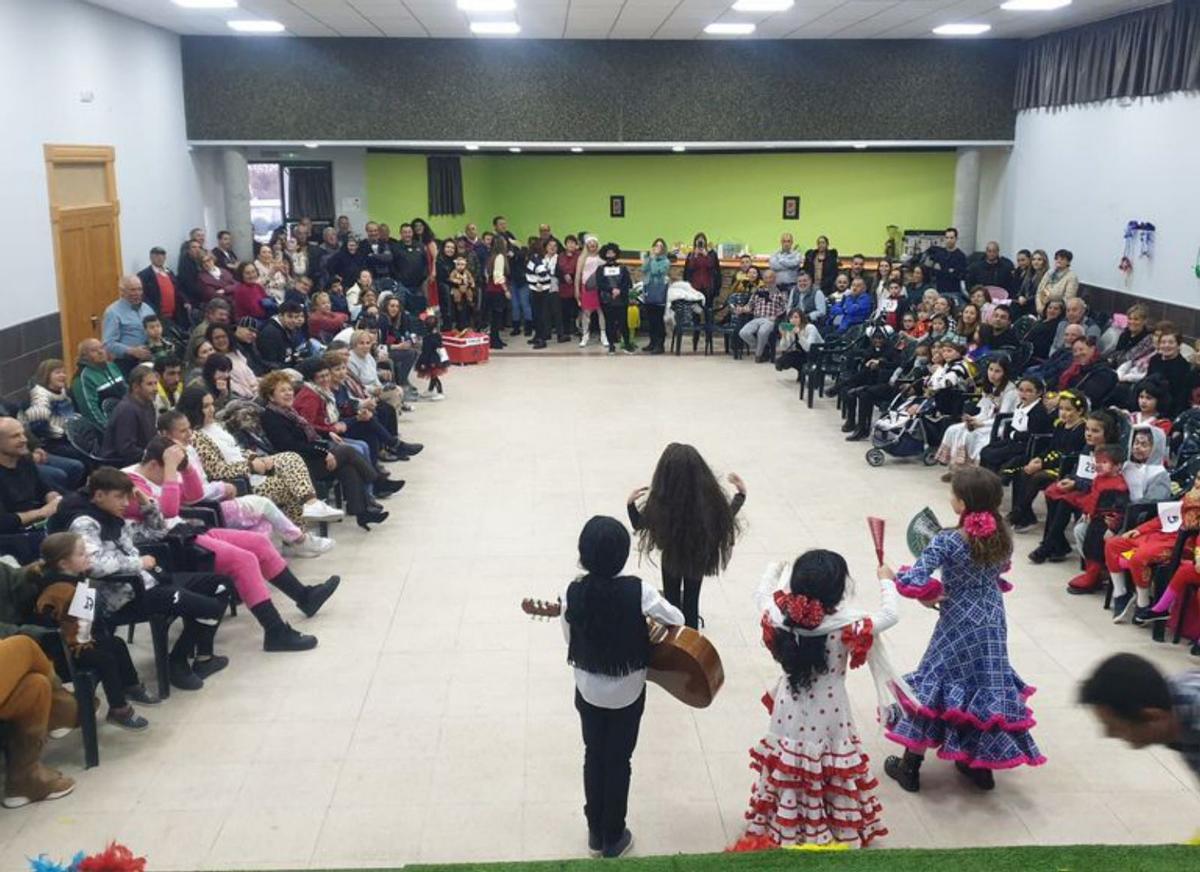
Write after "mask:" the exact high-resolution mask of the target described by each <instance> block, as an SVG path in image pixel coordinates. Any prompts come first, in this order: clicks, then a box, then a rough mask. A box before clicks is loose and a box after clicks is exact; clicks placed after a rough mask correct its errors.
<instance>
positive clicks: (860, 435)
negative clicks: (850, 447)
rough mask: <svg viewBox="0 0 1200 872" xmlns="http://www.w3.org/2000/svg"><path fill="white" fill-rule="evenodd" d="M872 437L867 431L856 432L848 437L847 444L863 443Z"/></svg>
mask: <svg viewBox="0 0 1200 872" xmlns="http://www.w3.org/2000/svg"><path fill="white" fill-rule="evenodd" d="M870 435H871V434H870V433H868V432H867V431H866V430H855V431H854V432H853V433H851V434H850V435H849V436H847V437H846V441H847V442H862V441H863V440H864V439H866V438H867V437H868V436H870Z"/></svg>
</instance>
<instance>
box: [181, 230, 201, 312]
mask: <svg viewBox="0 0 1200 872" xmlns="http://www.w3.org/2000/svg"><path fill="white" fill-rule="evenodd" d="M203 257H204V245H203V243H201V242H200V240H199V239H190V240H188V241H187V242H186V243H185V244H184V248H183V251H182V252H181V253H180V255H179V268H178V269H177V270H176V275H177V276H178V277H179V289H180V290H181V291H183V296H184V299H185V300H186V301H187V303H188V304H189V305H191V306H194V307H199V306H202V305H204V294H203V293H202V292H201V290H200V270H201V269H203V267H201V266H200V259H201V258H203ZM180 308H182V307H179V306H177V307H176V313H177V318H176V319H177V320H178V312H179V310H180ZM181 323H186V322H181Z"/></svg>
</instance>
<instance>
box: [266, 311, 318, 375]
mask: <svg viewBox="0 0 1200 872" xmlns="http://www.w3.org/2000/svg"><path fill="white" fill-rule="evenodd" d="M303 327H304V308H303V307H302V306H301V305H300V304H299V303H295V302H292V301H290V300H287V301H284V302H283V303H281V304H280V305H279V311H278V312H277V313H276V314H275V315H274V316H273V317H271V318H268V319H267V320H266V321H265V322H263V325H262V328H261V329H260V330H259V332H258V340H257V341H256V342H255V345H256V346H257V347H258V354H259V357H261V358H262V362H263V363H264V364H266V365H267V367H268V368H270V369H288V368H289V367H290V368H293V369H294V368H295V367H297V366H299V364H300V361H301V360H303V359H304V357H305V356H306V355H305V354H304V352H305V351H307V350H308V340H306V339H305V338H304V334H303V332H302V328H303Z"/></svg>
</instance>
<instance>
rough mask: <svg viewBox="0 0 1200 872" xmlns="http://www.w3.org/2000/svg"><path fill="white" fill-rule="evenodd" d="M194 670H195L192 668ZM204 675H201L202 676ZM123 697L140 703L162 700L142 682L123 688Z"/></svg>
mask: <svg viewBox="0 0 1200 872" xmlns="http://www.w3.org/2000/svg"><path fill="white" fill-rule="evenodd" d="M193 671H195V670H193ZM203 677H204V676H201V678H203ZM125 699H127V700H128V701H129V702H136V703H139V704H141V705H158V704H159V703H160V702H162V700H161V699H159V697H158V694H157V693H155V692H154V691H152V690H151V689H150V688H148V687H146V685H144V684H135V685H134V686H133V687H127V688H125Z"/></svg>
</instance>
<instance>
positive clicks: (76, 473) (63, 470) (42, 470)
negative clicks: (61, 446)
mask: <svg viewBox="0 0 1200 872" xmlns="http://www.w3.org/2000/svg"><path fill="white" fill-rule="evenodd" d="M37 472H38V478H40V479H41V480H42V484H44V485H45V486H46V487H48V488H49V489H50V490H52V491H58V492H59V493H60V494H66V493H68V492H70V491H73V490H75V489H77V488H78V487H79V486H80V485H82V484H83V477H84V474H85V473H86V472H87V467H85V466H84V465H83V464H82V463H80V462H79V461H78V460H75V459H74V458H71V457H59V456H58V455H57V454H47V455H46V462H45V463H39V464H38V468H37Z"/></svg>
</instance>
